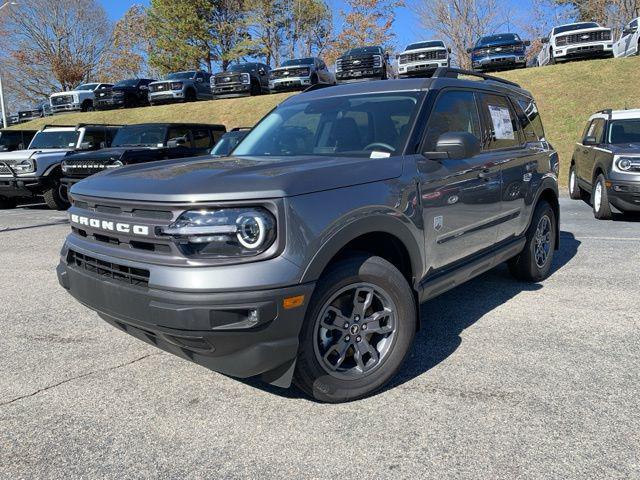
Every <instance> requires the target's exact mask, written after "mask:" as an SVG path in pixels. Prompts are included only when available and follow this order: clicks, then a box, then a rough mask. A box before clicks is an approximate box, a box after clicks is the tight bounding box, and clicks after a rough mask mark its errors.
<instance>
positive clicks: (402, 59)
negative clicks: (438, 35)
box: [397, 40, 451, 77]
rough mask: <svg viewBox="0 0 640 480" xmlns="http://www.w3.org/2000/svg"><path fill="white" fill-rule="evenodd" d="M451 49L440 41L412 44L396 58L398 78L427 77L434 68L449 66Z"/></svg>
mask: <svg viewBox="0 0 640 480" xmlns="http://www.w3.org/2000/svg"><path fill="white" fill-rule="evenodd" d="M450 53H451V49H450V48H447V47H446V46H445V44H444V42H443V41H442V40H430V41H426V42H418V43H412V44H411V45H409V46H407V48H405V49H404V52H402V53H401V54H399V55H398V56H397V58H398V76H399V77H410V76H420V75H425V74H427V75H429V74H431V73H433V72H434V71H435V70H436V68H439V67H449V66H451V58H450Z"/></svg>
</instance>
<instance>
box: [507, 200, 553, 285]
mask: <svg viewBox="0 0 640 480" xmlns="http://www.w3.org/2000/svg"><path fill="white" fill-rule="evenodd" d="M556 222H557V218H556V214H555V213H554V211H553V208H551V205H549V203H548V202H546V201H544V200H543V201H541V202H540V203H538V206H537V207H536V209H535V211H534V214H533V220H532V221H531V225H530V226H529V229H528V230H527V236H526V243H525V246H524V249H523V250H522V252H520V254H519V255H518V256H517V257H514V258H512V259H511V260H509V262H508V265H509V271H510V272H511V274H512V275H513V276H514V277H516V278H517V279H518V280H522V281H525V282H540V281H542V280H544V279H545V278H547V277H548V276H549V275H550V274H551V266H552V264H553V254H554V252H555V246H556V235H557V231H558V229H557V224H556Z"/></svg>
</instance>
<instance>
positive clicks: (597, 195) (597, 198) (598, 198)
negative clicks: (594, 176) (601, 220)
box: [593, 182, 602, 212]
mask: <svg viewBox="0 0 640 480" xmlns="http://www.w3.org/2000/svg"><path fill="white" fill-rule="evenodd" d="M601 206H602V183H600V182H598V183H596V188H595V190H594V192H593V208H594V209H595V210H596V212H598V211H600V207H601Z"/></svg>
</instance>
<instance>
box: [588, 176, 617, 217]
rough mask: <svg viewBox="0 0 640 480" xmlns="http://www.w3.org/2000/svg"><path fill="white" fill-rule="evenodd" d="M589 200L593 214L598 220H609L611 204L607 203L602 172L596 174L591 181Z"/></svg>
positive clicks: (611, 215) (607, 195)
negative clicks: (594, 178)
mask: <svg viewBox="0 0 640 480" xmlns="http://www.w3.org/2000/svg"><path fill="white" fill-rule="evenodd" d="M591 202H592V205H593V216H594V217H596V218H597V219H598V220H611V218H612V217H613V214H612V213H611V204H610V203H609V194H608V193H607V185H606V179H605V178H604V175H603V174H600V175H598V176H597V178H596V181H595V182H594V183H593V191H592V192H591Z"/></svg>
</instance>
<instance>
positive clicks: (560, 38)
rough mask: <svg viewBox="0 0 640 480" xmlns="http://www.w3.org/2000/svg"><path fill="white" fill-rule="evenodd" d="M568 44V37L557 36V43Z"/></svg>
mask: <svg viewBox="0 0 640 480" xmlns="http://www.w3.org/2000/svg"><path fill="white" fill-rule="evenodd" d="M566 44H567V37H558V38H556V45H558V46H560V45H566Z"/></svg>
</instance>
